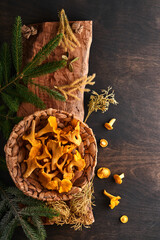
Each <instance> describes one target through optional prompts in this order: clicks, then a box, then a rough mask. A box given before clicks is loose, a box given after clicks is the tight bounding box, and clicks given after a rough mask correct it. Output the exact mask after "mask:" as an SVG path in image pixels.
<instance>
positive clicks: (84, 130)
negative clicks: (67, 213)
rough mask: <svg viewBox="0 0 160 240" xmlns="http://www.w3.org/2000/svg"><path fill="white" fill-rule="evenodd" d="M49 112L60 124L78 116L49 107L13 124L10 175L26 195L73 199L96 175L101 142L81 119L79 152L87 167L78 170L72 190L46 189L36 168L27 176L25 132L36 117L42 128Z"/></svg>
mask: <svg viewBox="0 0 160 240" xmlns="http://www.w3.org/2000/svg"><path fill="white" fill-rule="evenodd" d="M49 116H55V117H56V118H57V122H58V127H60V128H63V127H64V126H66V125H67V124H68V122H70V121H71V120H72V119H73V118H75V117H74V115H73V114H71V113H67V112H64V111H61V110H55V109H52V108H50V109H47V110H43V111H37V112H35V113H34V114H32V115H30V116H28V117H25V118H24V119H23V120H22V121H21V122H19V124H18V125H16V126H15V127H14V128H13V131H12V133H11V135H10V137H9V140H8V142H7V144H6V146H5V152H6V162H7V166H8V169H9V172H10V175H11V177H12V179H13V181H14V182H15V184H16V186H17V187H18V188H19V189H20V190H21V191H23V192H24V193H25V194H26V195H28V196H31V197H33V198H37V199H39V200H43V201H53V200H64V201H67V200H70V199H71V198H72V196H73V194H75V193H78V192H79V191H81V189H82V188H83V187H84V186H85V184H86V183H88V182H89V181H90V180H91V179H92V178H93V176H94V170H95V166H96V163H97V160H96V159H97V145H96V140H95V137H94V134H93V131H92V129H91V128H89V127H88V125H87V124H85V123H83V122H82V121H80V135H81V138H82V143H81V145H80V146H79V147H78V150H79V152H80V153H81V155H82V157H83V158H84V159H85V162H86V166H85V168H84V170H83V171H81V172H79V171H77V172H76V174H75V176H74V178H73V179H72V183H73V187H72V189H71V190H70V191H69V192H68V193H61V194H60V193H59V192H58V191H53V190H52V191H51V190H48V189H45V188H44V187H43V186H42V185H41V184H40V182H39V181H38V178H37V175H36V173H35V171H34V172H33V173H32V174H31V176H30V177H28V178H27V179H25V178H23V173H24V172H25V170H26V163H25V162H24V161H23V160H24V159H25V156H26V149H25V148H24V141H23V140H22V136H23V135H24V133H26V132H28V131H29V130H30V128H31V123H32V120H35V121H36V129H40V128H41V127H42V125H44V123H47V119H48V117H49Z"/></svg>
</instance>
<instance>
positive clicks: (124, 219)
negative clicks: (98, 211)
mask: <svg viewBox="0 0 160 240" xmlns="http://www.w3.org/2000/svg"><path fill="white" fill-rule="evenodd" d="M120 221H121V222H122V223H127V222H128V217H127V216H126V215H123V216H122V217H121V218H120Z"/></svg>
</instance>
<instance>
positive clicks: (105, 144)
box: [100, 139, 108, 147]
mask: <svg viewBox="0 0 160 240" xmlns="http://www.w3.org/2000/svg"><path fill="white" fill-rule="evenodd" d="M100 146H101V147H107V146H108V141H107V140H106V139H101V140H100Z"/></svg>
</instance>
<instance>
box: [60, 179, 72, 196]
mask: <svg viewBox="0 0 160 240" xmlns="http://www.w3.org/2000/svg"><path fill="white" fill-rule="evenodd" d="M71 188H72V183H71V181H70V180H69V179H63V180H62V181H61V182H60V187H59V193H62V192H69V191H70V190H71Z"/></svg>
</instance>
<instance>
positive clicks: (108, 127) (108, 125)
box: [104, 123, 113, 130]
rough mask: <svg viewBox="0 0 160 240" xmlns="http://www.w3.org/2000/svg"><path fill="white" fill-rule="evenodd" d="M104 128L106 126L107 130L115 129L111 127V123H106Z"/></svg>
mask: <svg viewBox="0 0 160 240" xmlns="http://www.w3.org/2000/svg"><path fill="white" fill-rule="evenodd" d="M104 126H105V128H107V130H112V129H113V127H112V126H111V125H110V123H105V124H104Z"/></svg>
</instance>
